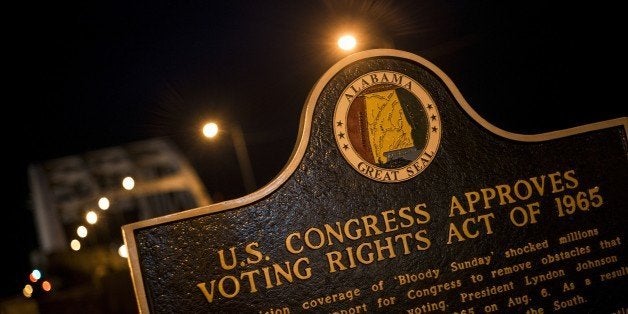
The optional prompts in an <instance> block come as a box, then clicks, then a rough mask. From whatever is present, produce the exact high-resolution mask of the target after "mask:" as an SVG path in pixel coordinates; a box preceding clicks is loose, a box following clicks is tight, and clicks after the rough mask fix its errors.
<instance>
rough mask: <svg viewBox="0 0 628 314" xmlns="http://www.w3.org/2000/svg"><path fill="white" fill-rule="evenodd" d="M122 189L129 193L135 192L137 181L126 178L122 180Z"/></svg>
mask: <svg viewBox="0 0 628 314" xmlns="http://www.w3.org/2000/svg"><path fill="white" fill-rule="evenodd" d="M122 187H123V188H124V189H125V190H127V191H130V190H133V188H134V187H135V180H133V178H132V177H125V178H124V179H122Z"/></svg>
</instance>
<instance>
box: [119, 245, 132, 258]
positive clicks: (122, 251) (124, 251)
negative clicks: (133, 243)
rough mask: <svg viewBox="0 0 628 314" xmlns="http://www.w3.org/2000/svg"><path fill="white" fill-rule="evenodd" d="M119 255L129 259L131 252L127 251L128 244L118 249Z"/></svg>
mask: <svg viewBox="0 0 628 314" xmlns="http://www.w3.org/2000/svg"><path fill="white" fill-rule="evenodd" d="M118 255H120V257H123V258H127V257H129V250H127V249H126V244H122V245H120V247H119V248H118Z"/></svg>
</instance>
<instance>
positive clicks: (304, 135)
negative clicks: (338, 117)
mask: <svg viewBox="0 0 628 314" xmlns="http://www.w3.org/2000/svg"><path fill="white" fill-rule="evenodd" d="M375 57H395V58H401V59H407V60H410V61H413V62H416V63H418V64H420V65H421V66H423V67H425V68H426V69H428V70H429V71H431V72H432V73H433V74H434V75H436V76H437V77H438V78H439V79H440V80H441V82H442V83H444V84H445V87H446V88H447V89H449V92H450V93H451V94H452V95H453V97H454V99H455V100H456V102H457V103H458V105H460V107H462V109H463V110H464V111H465V112H466V113H467V114H468V115H469V116H470V117H471V118H472V119H473V120H475V121H476V122H477V123H478V124H480V125H481V126H482V127H484V128H485V129H486V130H488V131H490V132H492V133H494V134H496V135H498V136H501V137H503V138H506V139H510V140H515V141H520V142H542V141H548V140H553V139H558V138H562V137H567V136H572V135H576V134H581V133H587V132H592V131H597V130H602V129H607V128H612V127H617V126H622V125H623V127H624V134H625V135H626V134H628V117H620V118H615V119H610V120H605V121H601V122H594V123H590V124H585V125H581V126H576V127H571V128H567V129H562V130H557V131H550V132H546V133H539V134H518V133H513V132H509V131H506V130H503V129H500V128H498V127H496V126H495V125H493V124H491V123H490V122H488V121H486V120H485V119H484V118H482V117H481V116H480V115H479V114H478V113H477V112H476V111H475V110H474V109H473V108H472V107H471V105H469V103H468V102H467V101H466V100H465V99H464V97H463V96H462V94H461V93H460V91H459V90H458V88H457V87H456V85H455V84H454V83H453V81H452V80H451V79H450V78H449V77H448V76H447V75H446V74H445V73H444V72H443V71H442V70H441V69H439V68H438V67H437V66H436V65H434V64H432V63H431V62H429V61H427V60H426V59H425V58H423V57H420V56H418V55H416V54H413V53H410V52H406V51H401V50H395V49H371V50H365V51H361V52H357V53H354V54H352V55H349V56H347V57H345V58H343V59H341V60H340V61H338V62H337V63H336V64H334V65H333V66H332V67H331V68H329V70H327V71H326V72H325V73H324V74H323V75H322V76H321V78H320V79H319V80H318V81H317V82H316V83H315V85H314V87H313V88H312V90H311V91H310V93H309V95H308V96H307V98H306V101H305V106H304V108H303V109H302V112H301V117H300V123H299V131H298V135H297V141H296V145H295V147H294V149H293V151H292V154H291V156H290V158H289V159H288V162H287V163H286V165H285V166H284V167H283V169H282V170H281V171H280V172H279V174H278V175H277V176H276V177H275V178H273V179H272V180H271V181H270V182H269V183H268V184H266V185H265V186H263V187H262V188H260V189H258V190H257V191H254V192H253V193H250V194H248V195H245V196H243V197H240V198H237V199H233V200H228V201H224V202H220V203H216V204H211V205H208V206H204V207H199V208H194V209H189V210H185V211H182V212H178V213H173V214H169V215H165V216H160V217H155V218H151V219H147V220H142V221H138V222H135V223H131V224H127V225H124V226H122V237H123V239H124V243H125V245H126V247H127V250H128V252H129V255H128V258H127V261H128V264H129V268H130V271H131V280H132V282H133V290H134V292H135V297H136V301H137V306H138V311H139V313H149V312H150V311H149V306H148V299H147V296H146V291H145V288H144V282H143V278H142V273H141V268H140V263H139V258H138V250H137V242H136V240H135V231H136V230H139V229H144V228H148V227H152V226H156V225H160V224H165V223H169V222H173V221H178V220H183V219H188V218H192V217H196V216H201V215H206V214H210V213H216V212H221V211H226V210H228V209H235V208H239V207H243V206H245V205H248V204H251V203H254V202H256V201H258V200H261V199H262V198H264V197H266V196H268V195H270V194H271V193H272V192H273V191H275V190H277V189H278V188H279V187H280V186H281V185H283V183H284V182H286V181H287V180H288V178H289V177H290V176H291V175H292V174H293V173H294V171H295V170H296V169H297V167H298V165H299V164H300V163H301V160H302V159H303V156H304V154H305V150H306V148H307V145H308V142H309V139H310V131H311V125H312V116H313V112H314V107H315V106H316V102H317V100H318V97H319V96H320V94H321V92H322V91H323V89H324V87H325V86H326V85H327V83H329V81H330V80H331V79H332V78H333V77H334V76H335V75H336V74H337V73H338V72H340V71H341V70H342V69H344V68H345V67H347V66H348V65H350V64H352V63H355V62H357V61H360V60H364V59H369V58H375ZM334 106H335V104H334Z"/></svg>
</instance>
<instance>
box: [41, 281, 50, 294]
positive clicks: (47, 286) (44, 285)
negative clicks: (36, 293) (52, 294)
mask: <svg viewBox="0 0 628 314" xmlns="http://www.w3.org/2000/svg"><path fill="white" fill-rule="evenodd" d="M41 288H42V289H44V291H46V292H49V291H50V290H52V284H51V283H50V281H48V280H44V281H43V282H42V283H41Z"/></svg>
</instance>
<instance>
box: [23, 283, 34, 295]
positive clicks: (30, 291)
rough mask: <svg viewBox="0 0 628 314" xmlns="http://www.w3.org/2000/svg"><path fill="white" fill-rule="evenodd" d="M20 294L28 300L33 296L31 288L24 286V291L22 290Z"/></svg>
mask: <svg viewBox="0 0 628 314" xmlns="http://www.w3.org/2000/svg"><path fill="white" fill-rule="evenodd" d="M22 294H24V296H25V297H27V298H30V297H31V296H32V295H33V286H31V285H26V286H24V289H22Z"/></svg>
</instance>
